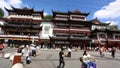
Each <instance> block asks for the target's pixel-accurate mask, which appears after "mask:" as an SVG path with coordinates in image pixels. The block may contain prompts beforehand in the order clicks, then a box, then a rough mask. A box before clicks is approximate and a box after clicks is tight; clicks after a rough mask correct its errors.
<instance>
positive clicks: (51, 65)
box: [0, 49, 120, 68]
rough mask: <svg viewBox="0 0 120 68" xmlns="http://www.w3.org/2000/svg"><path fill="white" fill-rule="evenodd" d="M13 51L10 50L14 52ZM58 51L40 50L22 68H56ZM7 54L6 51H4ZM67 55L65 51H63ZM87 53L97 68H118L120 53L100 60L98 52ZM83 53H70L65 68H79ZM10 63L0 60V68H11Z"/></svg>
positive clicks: (119, 67)
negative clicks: (94, 61)
mask: <svg viewBox="0 0 120 68" xmlns="http://www.w3.org/2000/svg"><path fill="white" fill-rule="evenodd" d="M14 51H15V50H11V52H14ZM59 51H60V50H49V49H48V50H47V49H40V53H39V55H38V56H36V57H31V60H32V63H30V64H26V63H25V58H23V59H22V61H23V62H24V68H57V66H58V64H59V56H58V54H59ZM6 52H7V51H6ZM65 53H67V51H65ZM89 53H90V54H91V55H92V56H94V57H95V58H96V59H97V62H96V64H97V68H120V51H117V53H116V58H115V59H113V58H112V57H111V53H110V52H106V53H105V57H103V58H101V57H100V55H99V52H93V51H89ZM82 54H83V51H81V50H79V51H74V50H73V51H72V57H71V58H68V57H65V68H81V67H80V65H81V62H80V61H79V57H80V56H82ZM11 65H12V62H11V61H10V60H9V59H3V58H0V68H11Z"/></svg>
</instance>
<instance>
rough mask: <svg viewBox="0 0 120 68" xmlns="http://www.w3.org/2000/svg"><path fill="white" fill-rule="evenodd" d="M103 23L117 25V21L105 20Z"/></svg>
mask: <svg viewBox="0 0 120 68" xmlns="http://www.w3.org/2000/svg"><path fill="white" fill-rule="evenodd" d="M105 23H110V25H118V24H119V22H118V21H106V22H105Z"/></svg>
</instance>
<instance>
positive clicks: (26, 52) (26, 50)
mask: <svg viewBox="0 0 120 68" xmlns="http://www.w3.org/2000/svg"><path fill="white" fill-rule="evenodd" d="M36 51H37V49H36V46H35V45H34V44H32V45H27V46H26V47H24V46H20V47H19V48H18V50H17V52H18V53H22V56H25V58H26V64H30V63H31V58H30V57H31V56H33V57H35V56H36Z"/></svg>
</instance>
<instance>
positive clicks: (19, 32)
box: [0, 7, 43, 46]
mask: <svg viewBox="0 0 120 68" xmlns="http://www.w3.org/2000/svg"><path fill="white" fill-rule="evenodd" d="M5 9H6V11H7V12H8V16H5V17H3V19H2V20H3V25H0V26H1V29H2V31H1V34H0V38H1V39H3V40H4V41H5V42H7V43H8V46H10V45H13V44H14V45H19V44H21V43H23V44H25V45H28V44H31V43H34V42H38V40H39V33H40V31H41V27H40V24H41V21H42V18H43V11H35V10H34V9H33V8H32V9H29V8H27V7H24V8H23V9H19V8H15V7H12V9H7V8H5Z"/></svg>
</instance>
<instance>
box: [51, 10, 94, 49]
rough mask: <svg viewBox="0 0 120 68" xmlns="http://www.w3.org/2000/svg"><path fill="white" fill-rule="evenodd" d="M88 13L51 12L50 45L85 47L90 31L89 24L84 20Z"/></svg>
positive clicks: (88, 40) (76, 11)
mask: <svg viewBox="0 0 120 68" xmlns="http://www.w3.org/2000/svg"><path fill="white" fill-rule="evenodd" d="M88 15H89V13H82V12H80V11H78V10H75V11H68V12H59V11H53V19H52V22H53V24H54V28H53V33H54V36H53V37H50V39H51V43H52V44H53V45H54V46H56V47H61V46H65V47H73V46H75V47H79V46H80V47H81V48H83V47H86V46H87V45H88V42H90V41H91V39H90V38H89V35H90V30H91V24H92V23H91V22H90V21H87V20H86V17H87V16H88Z"/></svg>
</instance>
